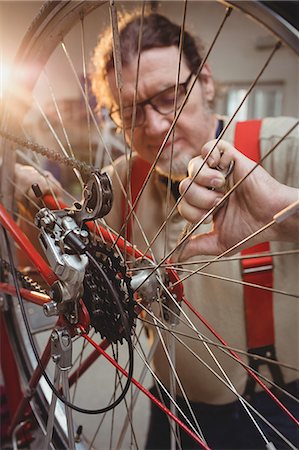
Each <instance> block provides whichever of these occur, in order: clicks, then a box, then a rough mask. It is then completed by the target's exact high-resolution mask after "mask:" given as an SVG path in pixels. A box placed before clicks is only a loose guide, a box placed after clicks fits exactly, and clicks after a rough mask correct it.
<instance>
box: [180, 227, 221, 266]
mask: <svg viewBox="0 0 299 450" xmlns="http://www.w3.org/2000/svg"><path fill="white" fill-rule="evenodd" d="M218 253H219V244H218V236H217V234H216V233H214V232H210V233H204V234H198V235H196V236H192V237H191V238H190V239H189V240H188V241H187V242H186V243H185V245H184V248H183V249H182V251H181V253H180V256H179V260H180V261H186V260H187V259H189V258H191V257H192V256H198V255H218Z"/></svg>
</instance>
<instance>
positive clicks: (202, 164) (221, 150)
mask: <svg viewBox="0 0 299 450" xmlns="http://www.w3.org/2000/svg"><path fill="white" fill-rule="evenodd" d="M216 142H217V141H216V140H213V141H210V142H208V143H207V144H205V145H204V147H203V148H202V151H201V155H200V156H198V157H196V158H193V159H192V160H191V161H190V163H189V166H188V173H189V177H188V178H185V179H184V180H183V181H182V182H181V183H180V194H181V195H182V197H183V199H182V200H181V202H180V205H179V212H180V214H181V215H182V216H183V217H184V218H185V219H186V220H188V221H189V222H192V223H195V222H198V221H200V220H201V219H202V218H203V217H204V216H205V215H206V214H207V213H208V211H209V210H211V209H212V208H213V207H215V206H216V205H217V204H218V202H219V201H220V200H221V198H222V197H223V194H224V192H225V189H226V176H227V175H228V174H229V172H230V170H231V169H232V167H233V166H232V164H234V161H235V159H236V153H237V150H236V149H235V148H234V147H233V146H232V145H230V144H229V143H227V142H226V141H222V140H220V141H219V142H218V143H217V145H216ZM207 221H208V220H205V222H207Z"/></svg>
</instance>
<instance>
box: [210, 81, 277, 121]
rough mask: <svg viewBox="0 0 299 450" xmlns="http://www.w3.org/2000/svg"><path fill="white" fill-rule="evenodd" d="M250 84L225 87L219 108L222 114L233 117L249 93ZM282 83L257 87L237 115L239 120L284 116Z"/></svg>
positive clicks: (235, 84)
mask: <svg viewBox="0 0 299 450" xmlns="http://www.w3.org/2000/svg"><path fill="white" fill-rule="evenodd" d="M248 88H249V84H248V85H247V84H245V83H244V84H238V83H234V84H229V85H226V86H224V87H223V89H222V92H223V93H224V95H223V96H222V99H220V102H219V106H220V111H221V112H222V114H225V115H227V116H229V117H230V116H232V114H233V113H234V112H235V110H236V109H237V107H238V106H239V105H240V103H241V101H242V100H243V98H244V97H245V95H246V92H247V91H248ZM283 88H284V85H283V83H282V82H271V83H263V84H258V85H257V86H255V88H254V89H253V91H252V92H251V93H250V94H249V97H248V98H247V99H246V100H245V102H244V104H243V105H242V107H241V109H240V111H239V112H238V114H237V116H236V117H237V119H238V120H247V119H258V118H262V117H265V116H270V117H276V116H279V115H281V114H282V103H283Z"/></svg>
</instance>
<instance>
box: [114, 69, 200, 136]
mask: <svg viewBox="0 0 299 450" xmlns="http://www.w3.org/2000/svg"><path fill="white" fill-rule="evenodd" d="M192 75H193V72H191V73H190V74H189V75H188V78H187V80H186V81H184V82H183V83H179V84H178V87H183V88H184V96H185V95H186V94H187V90H188V85H189V83H190V81H191V78H192ZM175 87H176V85H173V86H169V87H168V88H166V89H163V91H160V92H158V93H157V94H155V95H153V96H152V97H150V98H147V99H146V100H143V101H142V102H139V103H136V108H137V107H141V109H142V111H143V108H144V106H146V105H151V107H152V108H153V109H154V110H155V111H157V112H158V113H159V114H161V115H162V116H167V114H170V113H172V112H173V111H174V106H175V105H174V104H173V106H172V108H171V109H170V110H169V111H167V112H161V111H159V108H158V107H157V106H156V105H154V104H153V103H152V100H153V99H155V98H157V97H159V96H160V95H163V94H165V92H167V91H168V90H170V89H173V88H175ZM180 105H181V103H180V104H178V105H177V107H178V108H179V107H180ZM128 108H131V109H132V111H133V106H125V107H124V108H123V111H124V110H125V109H128ZM120 112H121V108H117V109H115V110H112V111H111V112H110V114H109V117H110V119H111V120H112V121H113V122H114V123H115V125H116V126H117V127H118V128H121V129H122V128H123V124H122V123H121V124H120V122H122V119H121V117H120V114H119V120H120V122H118V120H115V119H113V117H112V116H113V114H115V113H120ZM144 119H145V116H144V111H143V120H142V122H141V123H140V124H138V125H135V127H136V128H137V127H140V126H142V125H143V123H144ZM129 128H131V125H130V126H127V127H125V129H129Z"/></svg>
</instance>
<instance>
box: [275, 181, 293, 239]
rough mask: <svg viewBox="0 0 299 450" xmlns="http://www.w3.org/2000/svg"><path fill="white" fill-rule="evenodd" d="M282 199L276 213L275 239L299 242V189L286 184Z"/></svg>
mask: <svg viewBox="0 0 299 450" xmlns="http://www.w3.org/2000/svg"><path fill="white" fill-rule="evenodd" d="M282 191H283V192H282V193H281V194H282V195H279V194H278V198H279V199H280V210H279V212H277V213H276V214H274V216H273V219H274V221H275V225H274V226H273V239H272V240H277V241H289V242H299V189H295V188H291V187H288V186H284V187H283V189H282Z"/></svg>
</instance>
